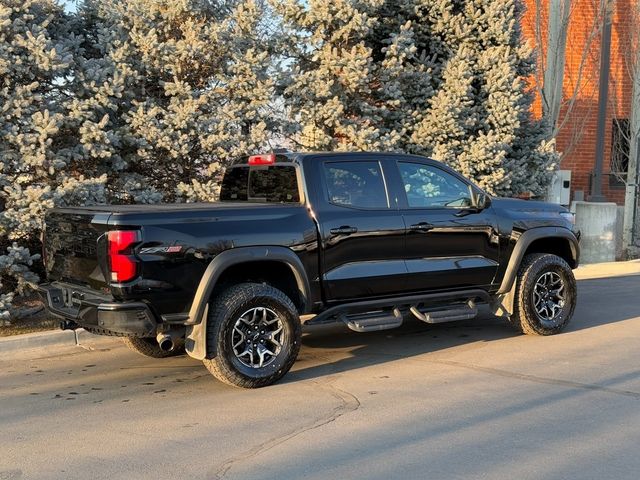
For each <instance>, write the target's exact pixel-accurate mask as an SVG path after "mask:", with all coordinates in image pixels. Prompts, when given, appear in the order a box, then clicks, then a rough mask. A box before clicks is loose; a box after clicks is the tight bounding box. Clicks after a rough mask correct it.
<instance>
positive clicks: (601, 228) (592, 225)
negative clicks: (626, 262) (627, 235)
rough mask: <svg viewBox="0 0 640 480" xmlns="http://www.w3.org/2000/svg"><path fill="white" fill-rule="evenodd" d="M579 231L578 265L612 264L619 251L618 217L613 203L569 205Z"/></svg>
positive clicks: (620, 239)
mask: <svg viewBox="0 0 640 480" xmlns="http://www.w3.org/2000/svg"><path fill="white" fill-rule="evenodd" d="M571 211H572V212H574V213H575V214H576V227H577V228H578V229H579V230H580V233H581V237H580V251H581V253H580V263H599V262H613V261H615V260H616V253H620V252H621V251H622V224H623V222H622V215H621V214H620V213H619V211H618V207H617V205H616V204H615V203H592V202H573V203H572V204H571Z"/></svg>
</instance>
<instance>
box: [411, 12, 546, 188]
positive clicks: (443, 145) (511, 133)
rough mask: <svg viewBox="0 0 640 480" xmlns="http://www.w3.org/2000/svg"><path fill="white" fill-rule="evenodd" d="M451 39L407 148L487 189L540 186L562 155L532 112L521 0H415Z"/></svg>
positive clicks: (434, 30)
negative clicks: (521, 17) (433, 94)
mask: <svg viewBox="0 0 640 480" xmlns="http://www.w3.org/2000/svg"><path fill="white" fill-rule="evenodd" d="M417 3H420V4H421V5H420V6H419V7H420V8H419V9H418V10H417V11H418V13H419V14H420V15H422V16H424V18H426V19H427V21H428V23H429V24H430V25H431V29H430V32H431V33H430V34H431V35H433V36H436V37H438V38H440V39H441V42H442V44H443V45H446V50H445V53H444V54H442V53H441V54H440V58H439V61H438V63H439V64H440V65H441V69H440V71H439V75H438V76H439V77H440V78H439V84H438V85H437V86H436V91H437V93H436V95H435V96H434V97H433V98H432V99H431V100H430V102H429V103H430V104H429V108H428V109H427V110H426V111H425V112H424V113H423V114H422V115H421V119H420V121H419V122H418V124H417V125H416V128H415V131H414V132H413V133H412V135H411V145H410V146H409V149H410V150H411V151H414V152H418V153H423V154H426V155H430V156H432V157H433V158H436V159H438V160H441V161H444V162H446V163H448V164H449V165H451V166H452V167H454V168H456V169H457V170H459V171H460V172H462V173H463V174H464V175H467V176H468V177H470V178H474V179H475V180H476V181H477V182H478V184H479V185H480V186H482V187H483V188H486V189H487V190H489V191H490V192H495V193H498V194H503V195H512V194H522V193H527V192H532V193H534V194H543V193H544V192H545V191H546V188H547V186H548V182H549V178H550V175H551V173H552V171H553V168H554V166H555V164H556V163H557V161H558V156H557V153H556V152H555V150H554V144H553V143H552V142H548V141H546V140H545V132H544V129H543V125H542V123H541V122H540V121H538V120H535V119H534V118H533V117H532V113H531V104H532V96H531V94H530V92H529V90H528V88H527V81H526V78H527V76H528V75H530V74H531V73H532V69H533V68H534V66H535V65H534V62H533V57H532V50H531V49H530V48H529V46H528V45H526V44H524V43H523V38H522V35H521V32H520V26H519V21H520V15H521V11H522V4H521V3H520V2H519V1H518V0H483V1H464V2H460V1H459V0H439V1H437V2H417Z"/></svg>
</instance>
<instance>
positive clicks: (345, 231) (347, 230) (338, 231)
mask: <svg viewBox="0 0 640 480" xmlns="http://www.w3.org/2000/svg"><path fill="white" fill-rule="evenodd" d="M329 231H330V232H331V233H332V234H333V235H351V234H352V233H356V232H357V231H358V229H357V228H356V227H350V226H348V225H343V226H341V227H338V228H332V229H331V230H329Z"/></svg>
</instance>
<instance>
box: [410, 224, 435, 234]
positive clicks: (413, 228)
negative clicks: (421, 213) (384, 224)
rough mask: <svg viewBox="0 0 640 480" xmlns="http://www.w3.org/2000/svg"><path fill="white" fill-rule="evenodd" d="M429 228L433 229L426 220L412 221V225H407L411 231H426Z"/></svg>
mask: <svg viewBox="0 0 640 480" xmlns="http://www.w3.org/2000/svg"><path fill="white" fill-rule="evenodd" d="M431 229H433V225H431V224H430V223H428V222H420V223H414V224H413V225H411V226H409V230H411V231H413V232H428V231H429V230H431Z"/></svg>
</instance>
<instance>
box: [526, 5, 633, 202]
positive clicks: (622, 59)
mask: <svg viewBox="0 0 640 480" xmlns="http://www.w3.org/2000/svg"><path fill="white" fill-rule="evenodd" d="M539 1H540V4H541V6H540V10H539V15H536V0H525V2H526V5H527V11H526V13H525V16H524V18H523V21H522V26H523V31H524V34H525V36H526V37H527V38H528V39H529V41H530V42H531V43H532V45H540V44H542V46H543V53H544V49H545V47H546V24H547V22H546V18H547V17H548V9H549V0H539ZM636 2H637V0H615V1H614V2H613V15H612V38H611V71H610V77H609V82H610V83H609V100H608V106H607V118H606V131H605V157H604V165H603V173H604V175H603V182H602V192H603V194H604V196H605V197H606V198H607V200H608V201H612V202H616V203H618V204H619V205H622V204H624V196H625V186H624V183H623V182H622V181H621V179H620V177H621V175H620V172H619V171H620V170H624V169H625V168H626V167H625V165H626V161H627V160H626V158H627V157H625V152H627V156H628V128H629V123H628V120H629V114H630V107H631V98H632V76H631V71H630V61H631V58H632V52H633V50H634V49H633V44H634V38H633V30H634V28H632V27H633V26H634V21H638V17H637V15H634V14H633V12H637V8H638V7H637V3H636ZM536 18H538V24H540V26H541V28H540V30H539V34H538V35H536ZM636 28H637V27H636ZM601 31H602V3H601V0H573V2H572V13H571V22H570V26H569V33H568V40H567V49H566V65H565V70H564V80H563V104H562V109H561V114H560V120H559V125H560V129H559V133H558V136H557V149H558V151H560V152H562V155H563V157H562V162H561V166H560V168H561V169H565V170H571V175H572V179H571V180H572V188H571V200H574V199H576V194H577V196H578V197H580V195H581V193H580V192H582V195H584V198H583V199H585V200H587V199H588V198H589V195H590V194H591V193H592V190H593V185H592V183H593V170H594V164H595V157H596V153H595V152H596V129H597V119H598V85H599V69H600V42H601ZM536 37H537V38H538V40H536ZM541 37H542V38H541ZM541 58H543V55H540V59H541ZM540 78H541V77H540ZM535 113H536V114H537V115H540V114H541V101H540V98H539V97H538V98H537V100H536V103H535ZM625 129H626V130H625ZM616 170H617V171H618V172H616ZM616 173H618V174H616Z"/></svg>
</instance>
